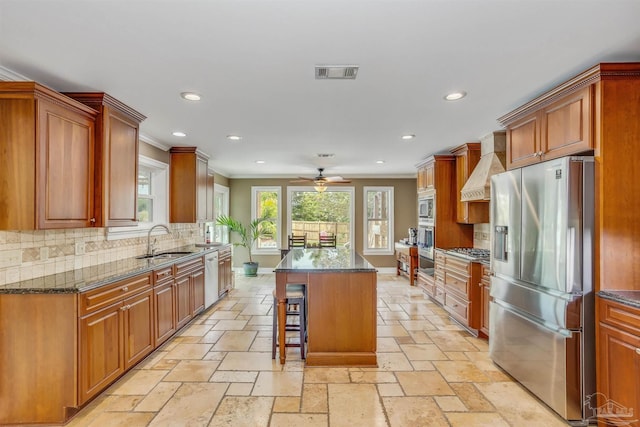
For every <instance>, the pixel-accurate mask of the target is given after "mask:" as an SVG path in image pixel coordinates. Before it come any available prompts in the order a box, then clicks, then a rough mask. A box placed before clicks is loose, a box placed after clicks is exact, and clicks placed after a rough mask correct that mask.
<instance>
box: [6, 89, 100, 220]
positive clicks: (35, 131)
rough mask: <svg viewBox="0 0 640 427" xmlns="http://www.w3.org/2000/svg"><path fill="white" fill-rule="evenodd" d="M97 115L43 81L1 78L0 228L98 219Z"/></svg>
mask: <svg viewBox="0 0 640 427" xmlns="http://www.w3.org/2000/svg"><path fill="white" fill-rule="evenodd" d="M95 118H96V111H95V110H93V109H92V108H90V107H88V106H86V105H83V104H81V103H79V102H77V101H75V100H73V99H71V98H68V97H66V96H64V95H62V94H60V93H58V92H55V91H53V90H51V89H49V88H47V87H45V86H42V85H39V84H38V83H35V82H0V123H2V126H0V151H2V152H3V155H2V156H0V229H3V230H34V229H53V228H81V227H89V226H92V225H93V224H94V223H95V217H94V198H93V195H94V184H95V183H94V126H95Z"/></svg>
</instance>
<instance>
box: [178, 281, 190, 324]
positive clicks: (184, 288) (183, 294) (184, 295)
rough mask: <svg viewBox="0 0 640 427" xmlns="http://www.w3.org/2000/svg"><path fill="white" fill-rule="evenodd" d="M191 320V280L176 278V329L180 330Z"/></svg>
mask: <svg viewBox="0 0 640 427" xmlns="http://www.w3.org/2000/svg"><path fill="white" fill-rule="evenodd" d="M189 320H191V278H190V276H188V275H187V276H182V277H178V278H176V328H177V329H180V328H181V327H183V326H184V325H186V324H187V322H189Z"/></svg>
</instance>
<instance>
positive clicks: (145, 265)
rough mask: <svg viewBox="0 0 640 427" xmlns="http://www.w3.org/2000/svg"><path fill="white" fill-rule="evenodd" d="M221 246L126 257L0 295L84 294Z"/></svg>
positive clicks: (1, 289)
mask: <svg viewBox="0 0 640 427" xmlns="http://www.w3.org/2000/svg"><path fill="white" fill-rule="evenodd" d="M222 247H225V246H219V247H211V248H206V247H198V246H195V245H187V246H182V247H179V248H174V249H171V250H166V251H160V252H159V253H165V252H188V253H185V254H183V255H181V256H176V257H172V258H155V259H137V258H135V257H133V258H126V259H122V260H119V261H113V262H109V263H104V264H98V265H94V266H91V267H85V268H80V269H77V270H71V271H65V272H63V273H57V274H51V275H48V276H44V277H38V278H35V279H29V280H23V281H20V282H15V283H8V284H5V285H0V294H64V293H78V292H85V291H88V290H91V289H95V288H98V287H100V286H104V285H108V284H110V283H113V282H116V281H118V280H123V279H127V278H129V277H133V276H136V275H138V274H142V273H146V272H149V271H152V270H155V269H157V268H162V267H164V266H168V265H171V264H174V263H176V262H182V261H186V260H189V259H191V258H196V257H198V256H202V255H204V254H207V253H209V252H213V251H217V250H218V249H219V248H222Z"/></svg>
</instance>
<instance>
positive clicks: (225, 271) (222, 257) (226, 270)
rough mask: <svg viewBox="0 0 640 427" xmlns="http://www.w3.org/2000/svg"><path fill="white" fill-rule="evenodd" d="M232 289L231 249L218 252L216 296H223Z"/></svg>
mask: <svg viewBox="0 0 640 427" xmlns="http://www.w3.org/2000/svg"><path fill="white" fill-rule="evenodd" d="M232 288H233V266H232V265H231V248H230V247H229V248H224V249H220V250H219V251H218V296H222V295H224V293H225V292H229V291H230V290H231V289H232Z"/></svg>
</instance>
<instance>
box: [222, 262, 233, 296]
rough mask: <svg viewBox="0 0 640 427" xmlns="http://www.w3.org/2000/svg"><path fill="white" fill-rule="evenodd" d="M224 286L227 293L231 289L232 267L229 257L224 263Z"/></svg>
mask: <svg viewBox="0 0 640 427" xmlns="http://www.w3.org/2000/svg"><path fill="white" fill-rule="evenodd" d="M224 274H225V284H226V286H227V291H230V290H231V289H232V288H233V266H232V265H231V256H229V257H228V258H227V259H226V261H225V263H224Z"/></svg>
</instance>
